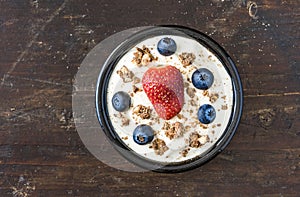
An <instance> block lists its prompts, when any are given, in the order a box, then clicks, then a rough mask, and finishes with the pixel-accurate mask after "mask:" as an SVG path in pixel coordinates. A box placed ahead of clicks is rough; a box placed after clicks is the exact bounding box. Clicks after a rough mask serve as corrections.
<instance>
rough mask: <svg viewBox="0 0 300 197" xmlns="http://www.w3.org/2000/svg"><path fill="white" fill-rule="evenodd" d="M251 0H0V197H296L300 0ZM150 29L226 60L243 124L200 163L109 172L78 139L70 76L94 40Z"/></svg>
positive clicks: (299, 183) (299, 185) (299, 176)
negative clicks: (170, 32)
mask: <svg viewBox="0 0 300 197" xmlns="http://www.w3.org/2000/svg"><path fill="white" fill-rule="evenodd" d="M253 3H256V5H257V7H256V8H255V4H253ZM247 4H248V7H247ZM250 4H251V2H250V1H247V0H232V1H229V0H211V1H204V0H198V1H196V0H180V1H172V0H170V1H167V0H155V1H154V0H153V1H150V0H144V1H140V0H113V1H110V0H88V1H79V0H65V1H59V0H56V1H44V0H26V1H23V0H2V1H0V79H1V86H0V196H120V195H124V196H141V195H143V196H299V195H300V115H299V114H300V113H299V111H300V109H299V108H300V100H299V99H300V64H299V57H300V56H299V52H300V50H299V48H300V15H299V13H300V2H299V1H298V0H282V1H279V0H257V1H255V2H254V1H253V2H252V7H251V6H249V5H250ZM256 11H257V13H256V14H255V12H256ZM160 24H178V25H185V26H189V27H192V28H195V29H197V30H199V31H202V32H204V33H207V34H208V35H210V36H211V37H212V38H213V39H215V40H216V41H217V42H219V43H220V44H221V45H222V46H223V47H224V48H225V49H226V50H227V52H228V53H229V54H230V55H231V56H232V57H233V59H234V60H235V62H236V64H237V67H238V70H239V73H240V76H241V78H242V82H243V87H244V112H243V116H242V120H241V123H240V125H239V128H238V130H237V133H236V135H235V136H234V138H233V140H232V142H231V143H230V144H229V146H228V147H227V148H226V149H225V151H224V152H222V153H221V154H219V155H218V156H217V157H216V158H215V159H213V160H212V161H211V162H209V163H207V164H206V165H204V166H202V167H200V168H197V169H195V170H192V171H188V172H184V173H179V174H162V173H154V172H144V173H132V172H123V171H119V170H116V169H114V168H111V167H109V166H106V165H104V164H103V163H101V162H100V161H99V160H97V159H96V158H95V157H94V156H93V155H92V154H90V153H89V151H88V150H87V149H86V148H85V146H84V145H83V143H82V142H81V140H80V138H79V136H78V134H77V131H76V128H75V125H74V121H73V120H72V83H73V79H74V77H75V75H76V73H77V71H78V69H79V67H80V64H81V61H82V60H83V59H84V57H85V56H86V54H87V53H88V52H89V51H90V50H91V49H92V48H93V47H94V46H95V45H96V44H97V43H99V42H100V41H101V40H103V39H105V38H106V37H108V36H109V35H112V34H113V33H115V32H118V31H122V30H125V29H127V28H130V27H135V26H145V25H160Z"/></svg>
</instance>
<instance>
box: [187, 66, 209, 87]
mask: <svg viewBox="0 0 300 197" xmlns="http://www.w3.org/2000/svg"><path fill="white" fill-rule="evenodd" d="M213 82H214V75H213V74H212V72H211V71H209V70H208V69H206V68H200V69H198V70H196V71H195V72H194V73H193V75H192V83H193V85H194V86H195V87H196V88H198V89H201V90H207V89H208V88H210V87H211V85H212V84H213Z"/></svg>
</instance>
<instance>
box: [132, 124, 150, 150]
mask: <svg viewBox="0 0 300 197" xmlns="http://www.w3.org/2000/svg"><path fill="white" fill-rule="evenodd" d="M153 138H154V131H153V129H152V128H151V127H150V126H148V125H145V124H142V125H139V126H137V127H136V128H135V129H134V131H133V140H134V141H135V142H136V143H137V144H139V145H144V144H147V143H149V142H151V141H152V140H153Z"/></svg>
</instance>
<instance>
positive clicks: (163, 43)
mask: <svg viewBox="0 0 300 197" xmlns="http://www.w3.org/2000/svg"><path fill="white" fill-rule="evenodd" d="M176 49H177V46H176V43H175V41H174V40H173V39H172V38H167V37H166V38H162V39H161V40H160V41H159V42H158V44H157V50H158V52H159V53H160V54H161V55H163V56H170V55H173V54H174V53H175V52H176Z"/></svg>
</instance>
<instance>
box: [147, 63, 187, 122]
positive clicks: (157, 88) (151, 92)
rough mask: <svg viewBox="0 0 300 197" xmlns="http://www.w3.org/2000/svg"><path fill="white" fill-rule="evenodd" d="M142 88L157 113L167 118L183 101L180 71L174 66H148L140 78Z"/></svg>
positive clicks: (175, 112) (179, 107)
mask: <svg viewBox="0 0 300 197" xmlns="http://www.w3.org/2000/svg"><path fill="white" fill-rule="evenodd" d="M142 84H143V89H144V91H145V93H146V94H147V96H148V98H149V100H150V101H151V103H152V105H153V107H154V109H155V111H156V112H157V114H158V115H159V116H160V117H161V118H163V119H165V120H169V119H171V118H173V117H174V116H176V115H177V114H178V113H179V112H180V111H181V109H182V106H183V103H184V85H183V79H182V75H181V73H180V71H179V70H178V69H177V68H175V67H174V66H169V65H168V66H159V67H152V68H149V69H148V70H147V71H146V72H145V73H144V76H143V79H142Z"/></svg>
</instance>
